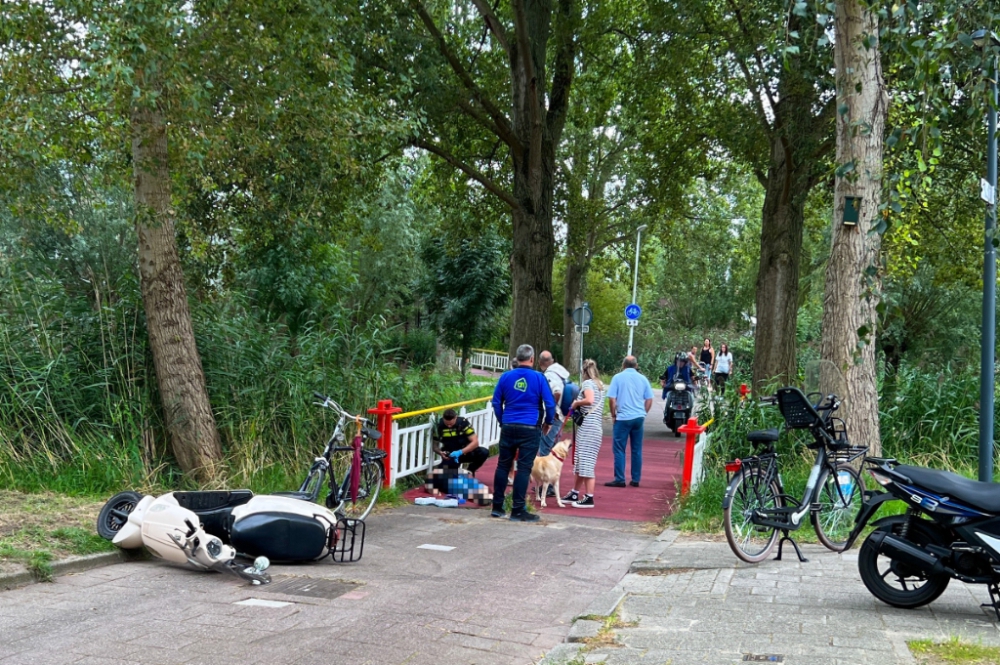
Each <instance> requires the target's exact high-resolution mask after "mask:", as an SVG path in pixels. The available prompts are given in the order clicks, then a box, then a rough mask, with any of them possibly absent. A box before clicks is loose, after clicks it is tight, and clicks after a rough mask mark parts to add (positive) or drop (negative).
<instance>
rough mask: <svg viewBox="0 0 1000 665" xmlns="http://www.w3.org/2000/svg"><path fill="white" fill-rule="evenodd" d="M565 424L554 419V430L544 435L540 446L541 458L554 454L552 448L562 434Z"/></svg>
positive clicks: (539, 453) (539, 454)
mask: <svg viewBox="0 0 1000 665" xmlns="http://www.w3.org/2000/svg"><path fill="white" fill-rule="evenodd" d="M565 424H566V421H565V420H559V419H558V418H553V419H552V429H550V430H549V433H548V434H543V435H542V441H541V443H539V444H538V456H539V457H545V456H546V455H548V454H549V453H551V452H552V446H554V445H556V440H557V439H558V438H559V433H560V432H562V428H563V425H565Z"/></svg>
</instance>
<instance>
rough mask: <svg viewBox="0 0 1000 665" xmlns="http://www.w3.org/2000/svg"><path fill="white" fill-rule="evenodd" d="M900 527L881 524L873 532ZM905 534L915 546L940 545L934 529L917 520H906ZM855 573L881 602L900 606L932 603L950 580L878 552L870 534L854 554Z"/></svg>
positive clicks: (899, 526)
mask: <svg viewBox="0 0 1000 665" xmlns="http://www.w3.org/2000/svg"><path fill="white" fill-rule="evenodd" d="M902 528H903V524H902V523H896V524H890V525H885V526H881V527H879V528H878V529H876V531H887V532H889V533H891V534H893V535H900V534H901V533H902ZM873 533H874V532H873ZM906 537H907V540H909V541H911V542H913V543H915V544H917V545H928V544H932V543H933V544H940V543H939V542H938V538H937V537H936V535H935V533H934V531H933V530H932V529H931V528H930V527H928V526H925V525H923V524H921V522H920V520H918V519H910V524H909V530H908V532H907V536H906ZM858 572H859V573H861V581H862V582H864V583H865V586H866V587H867V588H868V591H870V592H871V594H872V595H873V596H875V597H876V598H878V599H879V600H881V601H882V602H883V603H886V604H888V605H892V606H893V607H902V608H904V609H913V608H914V607H921V606H923V605H926V604H928V603H930V602H933V601H934V600H936V599H937V598H938V596H940V595H941V594H942V593H944V590H945V589H947V588H948V582H950V581H951V577H949V576H948V575H928V574H926V573H924V572H923V571H920V570H917V569H915V568H913V567H911V566H908V565H907V564H904V563H902V562H899V561H894V560H893V559H890V558H889V557H887V556H885V555H881V554H879V553H878V550H877V548H876V546H875V545H873V544H872V542H871V535H869V536H868V538H866V539H865V542H864V543H863V544H862V545H861V551H860V552H859V553H858ZM890 578H892V579H893V580H894V582H895V584H894V583H893V582H892V581H890Z"/></svg>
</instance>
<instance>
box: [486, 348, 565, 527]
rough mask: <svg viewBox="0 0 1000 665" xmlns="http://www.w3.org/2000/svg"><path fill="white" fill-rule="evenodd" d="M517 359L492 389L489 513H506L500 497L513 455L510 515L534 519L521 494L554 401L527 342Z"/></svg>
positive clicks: (518, 353) (548, 424)
mask: <svg viewBox="0 0 1000 665" xmlns="http://www.w3.org/2000/svg"><path fill="white" fill-rule="evenodd" d="M516 359H517V365H516V366H515V367H514V369H512V370H510V371H509V372H504V373H503V375H502V376H501V377H500V381H498V382H497V387H496V390H494V391H493V412H494V413H495V414H496V416H497V422H499V423H500V455H499V457H498V458H497V470H496V475H495V476H494V477H493V512H491V513H490V515H491V516H492V517H505V516H506V513H505V512H504V509H503V500H504V494H505V493H506V492H507V475H508V474H509V473H510V468H511V466H512V465H513V464H514V455H517V475H516V476H514V492H513V496H512V499H513V504H512V505H511V510H510V518H511V519H512V520H515V521H521V522H536V521H538V515H533V514H531V513H529V512H528V511H527V509H526V508H525V505H524V497H525V494H527V492H528V480H529V479H530V478H531V467H532V465H533V464H534V463H535V455H537V454H538V444H539V442H540V441H541V438H542V435H543V434H547V433H548V431H549V428H550V427H551V426H552V418H553V417H554V416H555V413H556V402H555V400H554V399H553V397H552V390H551V389H550V388H549V382H548V381H547V380H546V379H545V376H543V375H542V373H541V372H536V371H535V370H534V369H533V368H534V365H535V349H534V348H532V347H531V345H530V344H522V345H521V346H519V347H517V355H516Z"/></svg>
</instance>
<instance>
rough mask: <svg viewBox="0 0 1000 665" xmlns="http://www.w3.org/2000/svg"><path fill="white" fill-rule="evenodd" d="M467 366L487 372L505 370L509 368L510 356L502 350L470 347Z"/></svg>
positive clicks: (459, 360)
mask: <svg viewBox="0 0 1000 665" xmlns="http://www.w3.org/2000/svg"><path fill="white" fill-rule="evenodd" d="M458 362H461V358H459V359H458ZM469 367H474V368H476V369H484V370H487V371H489V372H506V371H507V370H509V369H510V356H508V355H507V354H506V353H504V352H503V351H487V350H485V349H472V354H471V355H470V356H469Z"/></svg>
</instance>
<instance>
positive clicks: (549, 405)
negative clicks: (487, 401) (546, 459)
mask: <svg viewBox="0 0 1000 665" xmlns="http://www.w3.org/2000/svg"><path fill="white" fill-rule="evenodd" d="M493 412H494V413H495V414H496V415H497V422H499V423H500V424H501V425H514V424H518V425H541V424H542V423H543V422H544V423H545V424H546V425H551V424H552V417H553V416H554V415H555V412H556V401H555V399H554V398H553V397H552V389H551V388H549V382H548V381H547V380H546V379H545V375H544V374H542V373H541V372H536V371H535V370H533V369H531V368H530V367H516V368H514V369H512V370H510V371H507V372H504V373H503V375H501V376H500V381H498V382H497V387H496V390H494V391H493Z"/></svg>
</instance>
